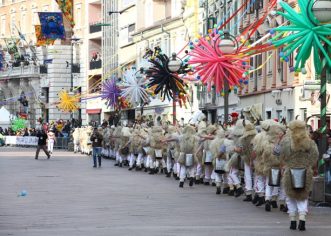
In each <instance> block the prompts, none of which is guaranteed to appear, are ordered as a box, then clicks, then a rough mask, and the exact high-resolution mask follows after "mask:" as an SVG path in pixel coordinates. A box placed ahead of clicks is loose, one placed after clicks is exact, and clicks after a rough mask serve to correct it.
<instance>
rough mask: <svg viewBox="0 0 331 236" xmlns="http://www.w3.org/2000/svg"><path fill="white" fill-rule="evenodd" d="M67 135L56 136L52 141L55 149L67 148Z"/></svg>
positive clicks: (68, 140)
mask: <svg viewBox="0 0 331 236" xmlns="http://www.w3.org/2000/svg"><path fill="white" fill-rule="evenodd" d="M69 142H70V138H69V137H57V138H56V141H55V143H54V148H55V149H68V143H69Z"/></svg>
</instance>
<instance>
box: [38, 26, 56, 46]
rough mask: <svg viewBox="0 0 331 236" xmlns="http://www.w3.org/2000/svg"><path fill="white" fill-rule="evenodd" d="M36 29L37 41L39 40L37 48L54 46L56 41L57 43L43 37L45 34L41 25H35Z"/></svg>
mask: <svg viewBox="0 0 331 236" xmlns="http://www.w3.org/2000/svg"><path fill="white" fill-rule="evenodd" d="M34 29H35V33H36V39H37V43H36V46H37V47H39V46H46V45H53V44H54V41H55V40H54V39H47V38H45V37H43V34H42V32H41V25H35V26H34Z"/></svg>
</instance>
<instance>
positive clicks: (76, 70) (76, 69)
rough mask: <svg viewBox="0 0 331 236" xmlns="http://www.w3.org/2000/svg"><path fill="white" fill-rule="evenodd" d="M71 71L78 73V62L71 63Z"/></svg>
mask: <svg viewBox="0 0 331 236" xmlns="http://www.w3.org/2000/svg"><path fill="white" fill-rule="evenodd" d="M71 73H77V74H79V73H80V65H79V64H72V68H71Z"/></svg>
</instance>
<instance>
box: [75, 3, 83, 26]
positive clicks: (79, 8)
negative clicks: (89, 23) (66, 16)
mask: <svg viewBox="0 0 331 236" xmlns="http://www.w3.org/2000/svg"><path fill="white" fill-rule="evenodd" d="M75 23H76V27H77V28H82V4H77V5H76V12H75Z"/></svg>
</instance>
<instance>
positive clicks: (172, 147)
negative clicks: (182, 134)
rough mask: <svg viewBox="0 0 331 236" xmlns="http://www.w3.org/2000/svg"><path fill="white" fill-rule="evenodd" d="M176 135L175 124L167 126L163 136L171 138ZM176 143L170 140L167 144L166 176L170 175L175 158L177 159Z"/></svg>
mask: <svg viewBox="0 0 331 236" xmlns="http://www.w3.org/2000/svg"><path fill="white" fill-rule="evenodd" d="M176 135H179V134H178V132H177V129H176V127H175V126H172V125H170V126H168V128H167V133H166V135H165V137H166V138H167V139H168V138H171V137H175V136H176ZM178 149H179V147H178V145H177V143H175V142H170V143H168V146H167V174H166V177H170V176H171V173H172V172H173V169H174V167H175V165H176V164H175V160H177V159H178V158H177V155H176V154H178Z"/></svg>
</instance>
